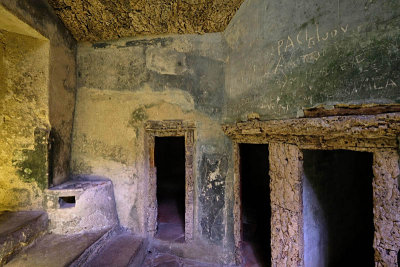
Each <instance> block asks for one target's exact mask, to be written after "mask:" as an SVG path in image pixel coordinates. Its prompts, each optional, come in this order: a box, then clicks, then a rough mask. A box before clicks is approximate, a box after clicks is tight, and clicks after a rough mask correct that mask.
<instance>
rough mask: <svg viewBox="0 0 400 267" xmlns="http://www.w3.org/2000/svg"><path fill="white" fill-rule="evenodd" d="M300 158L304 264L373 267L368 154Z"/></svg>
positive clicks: (318, 154)
mask: <svg viewBox="0 0 400 267" xmlns="http://www.w3.org/2000/svg"><path fill="white" fill-rule="evenodd" d="M303 155H304V174H305V179H304V185H303V205H304V210H303V212H304V213H303V215H304V229H303V230H304V261H305V266H310V267H314V266H332V267H333V266H374V249H373V239H374V224H373V220H374V218H373V192H372V179H373V173H372V153H365V152H353V151H346V150H333V151H323V150H321V151H317V150H306V151H303Z"/></svg>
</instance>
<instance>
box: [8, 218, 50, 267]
mask: <svg viewBox="0 0 400 267" xmlns="http://www.w3.org/2000/svg"><path fill="white" fill-rule="evenodd" d="M47 226H48V219H47V214H46V213H45V212H43V211H19V212H8V211H6V212H1V213H0V266H3V265H4V264H5V263H6V262H8V261H9V260H10V259H12V258H13V257H14V256H15V255H16V254H17V253H18V252H20V251H21V250H22V249H23V248H24V247H26V246H27V245H29V244H31V243H32V242H33V241H34V240H35V239H37V238H38V237H40V236H42V235H44V234H45V233H46V231H47Z"/></svg>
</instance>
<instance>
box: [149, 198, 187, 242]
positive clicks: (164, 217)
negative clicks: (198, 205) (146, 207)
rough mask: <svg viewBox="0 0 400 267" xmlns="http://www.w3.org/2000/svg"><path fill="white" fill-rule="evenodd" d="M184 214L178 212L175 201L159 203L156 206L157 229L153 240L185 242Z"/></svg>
mask: <svg viewBox="0 0 400 267" xmlns="http://www.w3.org/2000/svg"><path fill="white" fill-rule="evenodd" d="M184 220H185V219H184V214H180V213H179V212H178V203H176V200H175V199H170V200H166V201H164V202H160V203H159V205H158V227H157V234H156V236H155V238H157V239H160V240H164V241H171V242H179V243H182V242H184V241H185V226H184V225H185V223H184Z"/></svg>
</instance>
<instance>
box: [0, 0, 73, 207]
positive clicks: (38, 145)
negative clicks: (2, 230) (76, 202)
mask: <svg viewBox="0 0 400 267" xmlns="http://www.w3.org/2000/svg"><path fill="white" fill-rule="evenodd" d="M0 13H1V14H0V16H1V19H0V25H1V26H0V28H1V34H0V40H1V41H0V45H1V46H2V48H1V52H0V53H2V60H1V63H0V64H2V66H1V71H0V72H1V73H0V75H1V79H0V96H1V98H0V99H1V100H0V101H1V102H2V103H1V107H0V109H1V112H0V125H1V126H0V128H1V131H0V135H1V137H0V138H1V139H0V143H1V146H2V148H4V149H2V153H1V159H0V166H1V167H0V170H1V171H0V176H1V183H2V186H0V188H1V189H0V209H11V210H14V209H41V208H42V193H43V189H45V188H47V187H48V186H49V184H50V185H51V184H59V183H61V182H63V181H66V180H67V179H68V171H69V160H70V146H71V131H72V123H73V112H74V105H75V85H76V84H75V80H76V73H75V45H76V42H75V40H74V39H73V38H72V36H71V35H70V34H69V32H68V31H67V30H66V29H65V27H64V26H63V25H62V23H61V22H60V20H59V19H58V18H57V16H56V15H55V14H54V12H53V10H52V9H51V7H50V6H49V5H48V4H47V2H46V1H42V0H40V1H33V2H29V3H27V2H26V1H13V0H0ZM49 142H50V144H49ZM48 145H51V149H50V154H48ZM48 158H49V160H48ZM48 175H49V176H48ZM49 178H50V182H49Z"/></svg>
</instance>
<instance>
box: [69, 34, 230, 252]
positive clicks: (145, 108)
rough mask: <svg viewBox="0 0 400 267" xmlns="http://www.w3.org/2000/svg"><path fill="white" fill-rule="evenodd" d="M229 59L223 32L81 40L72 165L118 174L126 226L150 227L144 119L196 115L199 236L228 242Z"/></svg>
mask: <svg viewBox="0 0 400 267" xmlns="http://www.w3.org/2000/svg"><path fill="white" fill-rule="evenodd" d="M225 59H226V56H225V53H224V42H223V40H222V38H221V35H220V34H207V35H203V36H198V35H187V36H166V37H159V38H147V39H121V40H119V41H113V42H105V43H96V44H93V45H89V44H81V45H79V48H78V96H77V106H76V116H75V125H74V134H73V150H72V172H73V173H74V174H75V175H85V176H86V177H93V176H105V177H109V178H110V179H111V180H112V181H113V184H114V189H115V198H116V204H117V209H118V215H119V219H120V222H121V224H122V225H124V226H127V227H129V228H131V229H133V230H134V231H137V232H141V233H144V232H145V230H146V229H145V222H146V213H145V204H146V203H144V201H145V199H146V198H147V197H145V194H147V192H148V191H147V189H146V188H147V184H146V181H147V178H146V176H148V172H149V170H148V166H149V163H148V158H147V157H146V151H147V148H145V146H144V145H145V131H144V123H145V122H146V121H148V120H186V121H193V122H195V127H196V130H195V142H196V143H195V150H196V151H195V156H194V168H195V181H196V184H195V203H196V204H195V218H194V220H195V226H196V229H194V235H195V237H194V239H195V240H198V241H199V240H206V241H208V242H213V243H216V244H222V243H223V242H224V239H225V225H226V223H225V220H226V216H225V212H226V210H225V209H224V207H225V194H224V193H225V184H226V182H227V181H226V180H225V179H226V176H227V173H228V160H229V154H228V153H227V151H228V149H229V142H228V141H227V138H226V137H225V136H224V134H223V132H222V131H221V128H220V120H221V116H222V103H223V101H224V100H223V99H224V91H223V88H224V66H225Z"/></svg>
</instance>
